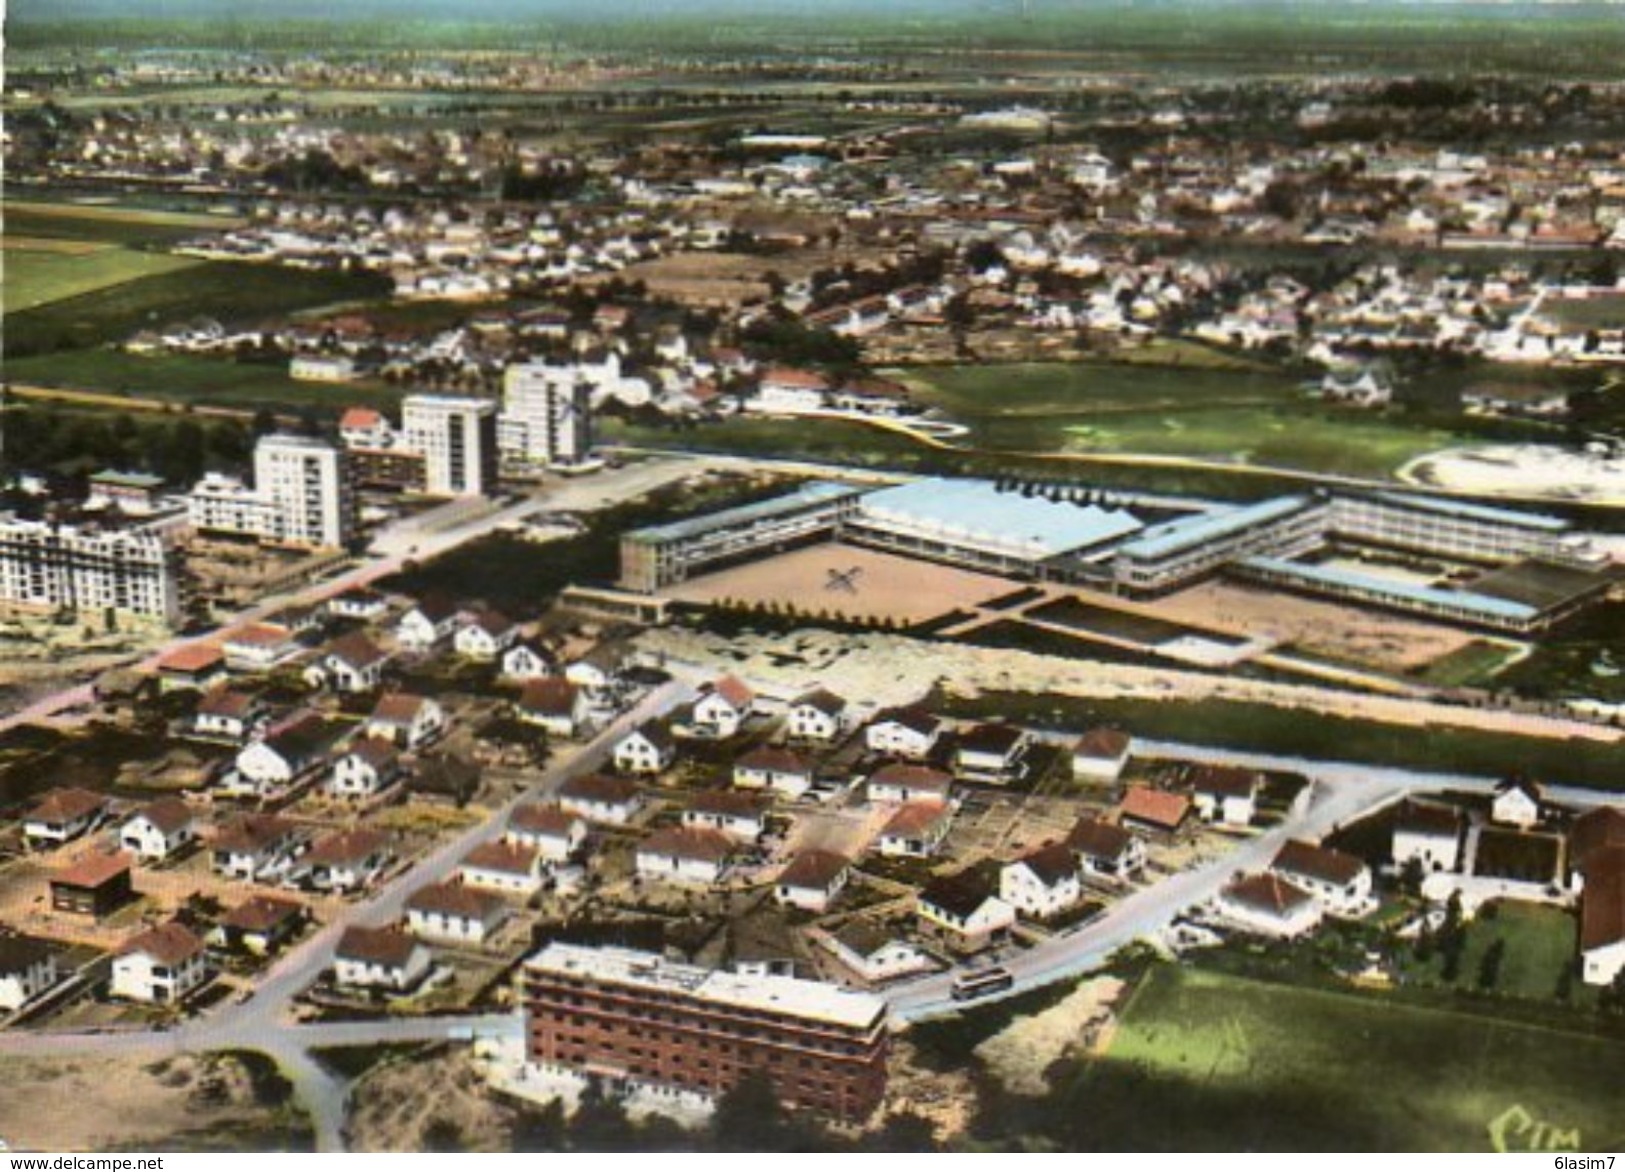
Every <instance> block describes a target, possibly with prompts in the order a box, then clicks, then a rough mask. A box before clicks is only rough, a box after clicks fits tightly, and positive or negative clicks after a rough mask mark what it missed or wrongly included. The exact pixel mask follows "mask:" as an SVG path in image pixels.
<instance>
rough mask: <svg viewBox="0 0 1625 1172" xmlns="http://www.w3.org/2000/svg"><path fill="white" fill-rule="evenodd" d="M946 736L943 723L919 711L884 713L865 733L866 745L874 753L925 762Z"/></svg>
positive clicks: (896, 709)
mask: <svg viewBox="0 0 1625 1172" xmlns="http://www.w3.org/2000/svg"><path fill="white" fill-rule="evenodd" d="M941 736H942V721H940V720H938V719H937V718H936V717H935V716H932V715H931V714H930V713H929V712H921V711H920V710H919V709H917V708H894V709H891V710H890V711H888V712H882V713H881V714H880V715H878V716H876V717H875V719H874V720H872V721H870V722H869V727H868V728H867V729H865V730H864V743H865V744H866V745H867V746H868V749H869V751H870V752H871V753H878V754H880V755H882V756H886V757H901V758H904V759H905V760H909V761H924V760H925V759H926V758H927V757H929V756H930V755H931V751H932V750H933V749H935V748H936V747H937V740H938V738H940V737H941Z"/></svg>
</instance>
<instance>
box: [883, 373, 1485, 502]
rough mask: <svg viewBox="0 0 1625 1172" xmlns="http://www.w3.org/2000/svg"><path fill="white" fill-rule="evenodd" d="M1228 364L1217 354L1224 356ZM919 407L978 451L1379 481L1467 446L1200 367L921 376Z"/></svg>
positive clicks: (1290, 385)
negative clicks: (1187, 461)
mask: <svg viewBox="0 0 1625 1172" xmlns="http://www.w3.org/2000/svg"><path fill="white" fill-rule="evenodd" d="M1220 357H1222V356H1220ZM907 381H908V382H909V384H910V385H911V386H912V387H913V388H914V389H915V390H916V392H917V393H918V394H919V396H920V398H921V400H922V401H924V402H927V403H934V404H936V405H938V406H940V407H942V408H943V409H944V410H945V411H946V412H947V413H948V414H949V415H950V416H951V417H953V418H954V419H956V420H959V421H962V422H965V423H967V424H969V425H970V426H971V442H973V443H974V444H975V445H977V446H980V447H986V448H995V449H999V450H1013V451H1031V452H1065V453H1069V454H1089V453H1120V452H1134V453H1143V454H1150V455H1164V456H1185V457H1191V458H1198V459H1207V460H1221V461H1234V462H1236V463H1240V464H1253V465H1260V466H1267V467H1280V468H1293V469H1309V470H1314V471H1317V472H1327V473H1334V474H1342V475H1348V476H1372V477H1384V476H1389V475H1391V474H1392V473H1393V472H1394V471H1395V470H1396V469H1397V468H1399V467H1400V465H1402V464H1404V463H1405V462H1406V461H1407V460H1409V459H1412V458H1414V457H1415V456H1418V455H1421V454H1423V453H1426V452H1430V451H1434V450H1437V449H1439V448H1442V447H1448V446H1452V445H1460V444H1461V443H1462V440H1463V437H1462V436H1460V435H1457V434H1456V433H1454V432H1451V431H1448V430H1445V429H1442V428H1436V427H1426V426H1418V425H1414V424H1411V423H1408V422H1405V421H1403V420H1396V419H1391V418H1388V417H1385V416H1380V415H1371V414H1367V413H1356V412H1353V411H1339V410H1335V409H1331V408H1327V407H1324V406H1321V405H1318V404H1316V403H1313V402H1311V401H1309V400H1307V399H1306V398H1305V397H1304V393H1303V389H1302V387H1301V386H1300V385H1299V384H1298V382H1297V381H1296V380H1294V379H1292V378H1291V377H1289V376H1287V375H1285V374H1282V373H1279V372H1275V371H1269V370H1261V369H1257V368H1248V367H1243V368H1238V369H1227V368H1225V367H1224V366H1223V365H1221V364H1219V363H1218V361H1217V357H1216V358H1215V359H1214V360H1213V361H1210V362H1208V363H1206V364H1205V365H1198V364H1197V362H1196V360H1195V359H1192V358H1188V357H1187V358H1186V360H1185V361H1184V362H1183V363H1182V364H1173V363H1171V364H1168V365H1155V366H1154V365H1148V364H1143V363H1113V364H1104V363H1099V364H1089V363H1084V364H1059V363H1054V364H1046V363H1022V364H1015V365H1009V366H964V367H921V368H917V369H915V370H912V371H910V372H909V373H908V375H907Z"/></svg>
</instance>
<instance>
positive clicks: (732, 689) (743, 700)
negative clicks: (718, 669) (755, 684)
mask: <svg viewBox="0 0 1625 1172" xmlns="http://www.w3.org/2000/svg"><path fill="white" fill-rule="evenodd" d="M714 690H715V691H716V694H717V695H719V696H721V697H722V698H723V699H724V700H726V701H727V702H728V703H730V704H732V705H733V706H734V707H735V708H744V707H746V706H747V705H749V704H750V703H751V702H752V701H754V700H755V699H756V693H755V692H753V691H751V690H750V686H749V685H748V684H746V683H745V681H744V680H742V679H740V678H739V677H738V676H723V677H722V678H721V679H720V680H718V681H717V682H716V684H715V685H714Z"/></svg>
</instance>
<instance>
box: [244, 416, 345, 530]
mask: <svg viewBox="0 0 1625 1172" xmlns="http://www.w3.org/2000/svg"><path fill="white" fill-rule="evenodd" d="M254 486H255V488H256V489H257V490H258V491H259V494H260V495H261V496H262V497H264V498H266V499H267V500H270V501H271V502H273V503H274V504H275V505H276V506H277V509H278V512H279V514H280V517H281V524H282V528H281V532H280V534H279V538H280V539H281V540H283V541H286V542H289V543H290V544H295V545H325V546H334V547H338V546H343V545H345V544H346V543H347V542H348V541H349V540H350V538H351V537H352V536H353V535H354V532H355V497H354V495H353V494H352V492H351V487H350V477H349V470H348V468H347V467H346V465H345V458H344V452H343V450H342V449H340V448H336V447H334V446H333V445H332V444H330V443H327V442H326V441H325V440H319V439H312V438H310V437H308V436H297V435H268V436H265V437H263V438H262V439H261V440H260V441H259V443H258V444H256V445H255V447H254Z"/></svg>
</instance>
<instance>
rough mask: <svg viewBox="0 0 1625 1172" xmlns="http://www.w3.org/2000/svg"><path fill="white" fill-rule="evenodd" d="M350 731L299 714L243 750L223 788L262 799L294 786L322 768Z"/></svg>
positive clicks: (319, 718)
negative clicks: (332, 750)
mask: <svg viewBox="0 0 1625 1172" xmlns="http://www.w3.org/2000/svg"><path fill="white" fill-rule="evenodd" d="M347 731H348V729H347V726H343V725H340V724H337V723H329V722H328V721H326V720H323V719H322V718H321V717H320V716H317V715H316V714H315V713H306V714H305V715H303V716H299V717H296V718H294V719H292V720H290V721H289V722H288V723H286V724H284V725H282V726H281V727H280V728H273V729H272V730H271V731H270V732H268V733H267V734H266V736H265V738H264V739H263V740H258V741H255V742H253V743H252V744H250V745H248V746H246V747H245V748H244V749H243V750H242V751H241V752H239V753H238V754H237V761H236V766H237V768H236V777H235V778H231V777H228V778H227V779H226V783H225V785H224V786H223V788H224V789H226V790H227V791H229V792H240V793H244V794H251V795H254V796H257V797H261V798H264V797H268V796H271V795H273V794H276V793H278V792H281V791H285V790H287V789H290V788H291V787H292V786H294V785H295V784H296V783H297V782H299V781H302V780H303V779H304V778H306V777H307V776H309V775H310V774H312V773H314V772H315V771H316V770H318V769H320V768H321V766H322V764H323V763H324V762H325V761H326V760H327V755H328V752H329V750H331V749H332V747H333V745H334V743H335V742H336V741H338V739H339V738H340V737H341V736H342V735H344V733H345V732H347Z"/></svg>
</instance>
